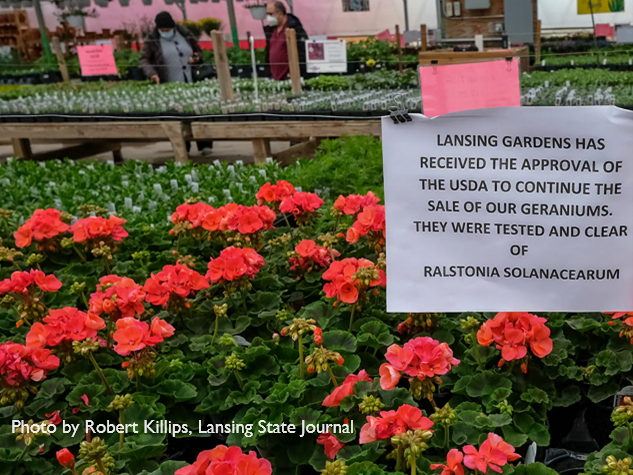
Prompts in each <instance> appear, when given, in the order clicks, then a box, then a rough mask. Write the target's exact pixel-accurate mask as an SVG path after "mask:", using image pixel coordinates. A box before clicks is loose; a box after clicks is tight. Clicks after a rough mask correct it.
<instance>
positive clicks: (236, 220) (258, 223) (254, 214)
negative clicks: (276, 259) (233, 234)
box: [225, 205, 277, 234]
mask: <svg viewBox="0 0 633 475" xmlns="http://www.w3.org/2000/svg"><path fill="white" fill-rule="evenodd" d="M276 217H277V215H276V214H275V212H274V211H273V210H271V209H270V208H269V207H268V206H243V205H237V206H236V207H235V208H233V209H232V210H229V211H228V213H227V214H226V217H225V219H226V228H227V229H228V230H229V231H237V232H239V233H240V234H253V233H256V232H259V231H265V230H268V229H273V223H274V222H275V218H276Z"/></svg>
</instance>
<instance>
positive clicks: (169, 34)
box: [158, 30, 176, 40]
mask: <svg viewBox="0 0 633 475" xmlns="http://www.w3.org/2000/svg"><path fill="white" fill-rule="evenodd" d="M158 33H159V34H160V36H161V38H165V39H166V40H171V39H172V38H173V37H174V35H175V34H176V32H175V31H174V30H169V31H161V30H158Z"/></svg>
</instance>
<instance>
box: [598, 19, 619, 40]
mask: <svg viewBox="0 0 633 475" xmlns="http://www.w3.org/2000/svg"><path fill="white" fill-rule="evenodd" d="M596 36H606V37H610V38H612V37H614V36H615V28H614V27H612V26H611V25H609V24H608V23H597V24H596Z"/></svg>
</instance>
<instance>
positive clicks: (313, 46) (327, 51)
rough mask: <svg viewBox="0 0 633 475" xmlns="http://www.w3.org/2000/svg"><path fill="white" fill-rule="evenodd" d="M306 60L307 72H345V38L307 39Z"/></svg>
mask: <svg viewBox="0 0 633 475" xmlns="http://www.w3.org/2000/svg"><path fill="white" fill-rule="evenodd" d="M306 60H307V63H308V72H309V73H344V72H347V43H346V42H345V40H308V41H306Z"/></svg>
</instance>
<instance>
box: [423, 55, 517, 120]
mask: <svg viewBox="0 0 633 475" xmlns="http://www.w3.org/2000/svg"><path fill="white" fill-rule="evenodd" d="M420 84H421V87H422V106H423V108H424V110H423V112H424V115H425V116H427V117H435V116H438V115H442V114H449V113H451V112H458V111H464V110H471V109H486V108H489V107H507V106H520V105H521V86H520V82H519V61H518V59H516V58H515V59H513V60H512V61H506V60H505V59H502V60H500V61H487V62H482V63H470V64H450V65H447V66H424V67H421V68H420Z"/></svg>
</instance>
